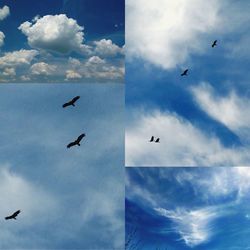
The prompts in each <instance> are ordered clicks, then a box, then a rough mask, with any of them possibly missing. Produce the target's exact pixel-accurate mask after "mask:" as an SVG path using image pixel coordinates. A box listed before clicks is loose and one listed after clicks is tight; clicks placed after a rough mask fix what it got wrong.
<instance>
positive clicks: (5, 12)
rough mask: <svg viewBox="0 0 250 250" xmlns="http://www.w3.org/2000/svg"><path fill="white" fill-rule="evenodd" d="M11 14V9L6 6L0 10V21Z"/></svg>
mask: <svg viewBox="0 0 250 250" xmlns="http://www.w3.org/2000/svg"><path fill="white" fill-rule="evenodd" d="M9 14H10V8H9V7H8V6H7V5H5V6H3V8H0V21H2V20H4V19H5V18H6V17H7V16H9Z"/></svg>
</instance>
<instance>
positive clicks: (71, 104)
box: [63, 96, 80, 108]
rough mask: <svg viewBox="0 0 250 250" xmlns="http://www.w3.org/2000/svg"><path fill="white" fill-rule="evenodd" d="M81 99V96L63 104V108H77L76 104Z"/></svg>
mask: <svg viewBox="0 0 250 250" xmlns="http://www.w3.org/2000/svg"><path fill="white" fill-rule="evenodd" d="M79 98H80V96H76V97H74V98H73V99H72V100H71V101H69V102H66V103H64V104H63V108H66V107H68V106H74V107H75V102H76V101H77V100H78V99H79Z"/></svg>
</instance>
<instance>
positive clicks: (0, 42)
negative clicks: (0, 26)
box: [0, 31, 5, 47]
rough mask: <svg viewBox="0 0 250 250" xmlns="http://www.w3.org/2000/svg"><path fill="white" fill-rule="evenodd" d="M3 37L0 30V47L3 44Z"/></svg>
mask: <svg viewBox="0 0 250 250" xmlns="http://www.w3.org/2000/svg"><path fill="white" fill-rule="evenodd" d="M4 38H5V35H4V33H3V32H2V31H0V47H2V46H3V45H4Z"/></svg>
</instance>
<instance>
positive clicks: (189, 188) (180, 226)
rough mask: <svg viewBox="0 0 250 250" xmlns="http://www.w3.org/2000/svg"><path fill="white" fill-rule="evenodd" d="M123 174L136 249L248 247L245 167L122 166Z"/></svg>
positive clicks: (129, 225) (129, 229)
mask: <svg viewBox="0 0 250 250" xmlns="http://www.w3.org/2000/svg"><path fill="white" fill-rule="evenodd" d="M126 179H127V181H126V237H127V239H128V235H129V234H130V233H131V232H133V230H135V229H136V233H134V237H133V243H135V244H137V243H138V249H157V248H158V249H171V250H172V249H173V250H179V249H180V250H184V249H185V250H186V249H187V250H188V249H199V250H200V249H203V250H208V249H209V250H219V249H223V250H226V249H228V250H233V249H248V248H249V247H250V245H249V240H248V239H249V234H250V231H249V223H250V220H249V218H250V216H249V184H248V183H249V170H248V168H244V167H243V168H216V167H215V168H206V169H205V168H199V167H198V168H157V167H156V168H153V167H152V168H127V169H126ZM128 249H129V248H128Z"/></svg>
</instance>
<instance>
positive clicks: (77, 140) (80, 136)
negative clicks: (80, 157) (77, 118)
mask: <svg viewBox="0 0 250 250" xmlns="http://www.w3.org/2000/svg"><path fill="white" fill-rule="evenodd" d="M84 136H85V134H81V135H79V136H78V138H77V139H76V140H75V141H73V142H71V143H69V144H68V145H67V148H71V147H73V146H76V145H78V146H81V144H80V141H81V140H82V138H83V137H84Z"/></svg>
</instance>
